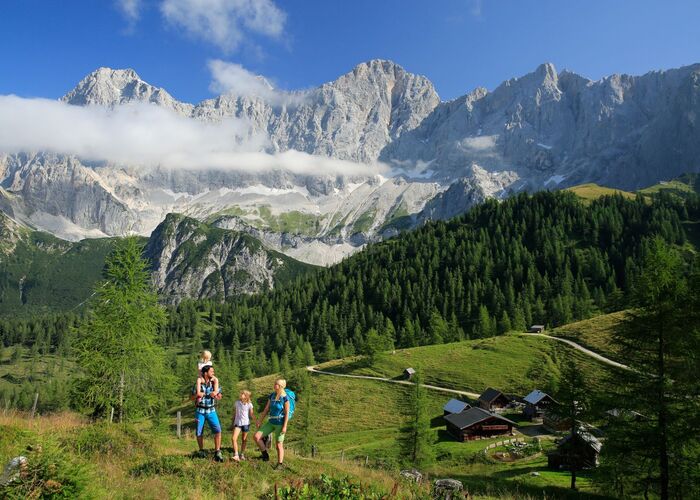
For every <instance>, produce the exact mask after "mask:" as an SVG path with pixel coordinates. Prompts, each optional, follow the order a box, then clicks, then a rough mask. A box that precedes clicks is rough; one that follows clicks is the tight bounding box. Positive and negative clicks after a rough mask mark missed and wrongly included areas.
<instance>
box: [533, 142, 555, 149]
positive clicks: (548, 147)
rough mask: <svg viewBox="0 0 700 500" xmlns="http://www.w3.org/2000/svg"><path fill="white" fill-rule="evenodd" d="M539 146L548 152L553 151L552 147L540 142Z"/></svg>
mask: <svg viewBox="0 0 700 500" xmlns="http://www.w3.org/2000/svg"><path fill="white" fill-rule="evenodd" d="M537 145H538V146H539V147H541V148H543V149H546V150H548V151H549V150H550V149H552V146H548V145H546V144H542V143H541V142H538V143H537Z"/></svg>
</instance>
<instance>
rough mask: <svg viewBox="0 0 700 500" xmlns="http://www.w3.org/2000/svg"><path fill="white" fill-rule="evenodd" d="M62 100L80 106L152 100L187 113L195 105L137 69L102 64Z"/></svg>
mask: <svg viewBox="0 0 700 500" xmlns="http://www.w3.org/2000/svg"><path fill="white" fill-rule="evenodd" d="M61 100H62V101H63V102H66V103H68V104H74V105H77V106H89V105H99V106H114V105H116V104H126V103H129V102H150V103H152V104H157V105H158V106H163V107H165V108H168V109H172V110H174V111H177V112H178V113H180V114H183V115H189V114H190V113H191V112H192V107H193V106H192V105H191V104H186V103H182V102H179V101H177V100H175V99H174V98H173V97H172V96H171V95H170V94H168V92H166V91H165V90H163V89H161V88H158V87H154V86H153V85H151V84H149V83H146V82H144V81H143V80H141V78H140V77H139V75H137V74H136V72H135V71H134V70H133V69H111V68H99V69H97V70H95V71H93V72H92V73H90V74H89V75H88V76H86V77H85V78H83V79H82V80H81V81H80V83H78V85H77V86H76V87H75V88H74V89H73V90H71V91H70V92H68V93H67V94H66V95H65V96H63V97H62V98H61Z"/></svg>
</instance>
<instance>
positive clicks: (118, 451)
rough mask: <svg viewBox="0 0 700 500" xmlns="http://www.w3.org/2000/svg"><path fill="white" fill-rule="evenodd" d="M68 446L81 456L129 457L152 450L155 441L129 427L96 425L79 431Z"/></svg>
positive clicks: (68, 442) (71, 438)
mask: <svg viewBox="0 0 700 500" xmlns="http://www.w3.org/2000/svg"><path fill="white" fill-rule="evenodd" d="M66 445H68V446H70V447H71V448H72V449H74V450H75V451H76V452H78V453H80V454H83V453H84V454H88V455H92V454H103V455H127V454H133V453H134V452H135V451H145V450H147V449H149V448H151V447H152V446H153V439H152V438H151V437H149V436H147V435H146V434H144V433H143V432H139V431H138V430H136V429H134V428H133V427H131V426H128V425H117V424H115V425H111V424H107V423H96V424H93V425H89V426H87V427H83V428H81V429H78V430H77V431H76V432H75V434H73V435H72V436H71V437H70V438H68V439H67V440H66Z"/></svg>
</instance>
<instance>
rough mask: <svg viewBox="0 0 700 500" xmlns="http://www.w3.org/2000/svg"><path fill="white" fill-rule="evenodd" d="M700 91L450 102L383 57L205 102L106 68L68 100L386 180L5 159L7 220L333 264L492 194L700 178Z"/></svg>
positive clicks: (585, 84) (37, 157)
mask: <svg viewBox="0 0 700 500" xmlns="http://www.w3.org/2000/svg"><path fill="white" fill-rule="evenodd" d="M699 82H700V64H695V65H692V66H686V67H682V68H678V69H671V70H667V71H655V72H650V73H647V74H645V75H642V76H628V75H612V76H609V77H605V78H603V79H601V80H598V81H591V80H589V79H586V78H584V77H582V76H580V75H577V74H575V73H572V72H569V71H562V72H557V71H556V69H555V68H554V66H553V65H551V64H543V65H541V66H539V67H538V68H536V69H535V71H533V72H532V73H529V74H527V75H524V76H522V77H520V78H513V79H511V80H508V81H505V82H503V83H502V84H501V85H499V86H498V87H497V88H496V89H494V90H493V91H487V90H486V89H484V88H478V89H475V90H474V91H472V92H470V93H468V94H466V95H464V96H462V97H459V98H457V99H454V100H451V101H441V100H440V98H439V96H438V94H437V92H436V91H435V88H434V87H433V85H432V83H431V82H430V81H429V80H428V79H427V78H426V77H424V76H419V75H415V74H411V73H409V72H407V71H406V70H404V69H403V68H401V67H400V66H399V65H397V64H395V63H393V62H391V61H385V60H372V61H369V62H366V63H362V64H360V65H358V66H356V67H355V68H354V69H353V70H352V71H350V72H349V73H347V74H345V75H343V76H341V77H339V78H338V79H336V80H334V81H332V82H329V83H326V84H323V85H321V86H319V87H317V88H314V89H310V90H306V91H303V92H280V91H275V90H274V89H271V88H270V93H268V94H265V93H263V94H262V95H261V96H255V95H247V96H246V95H237V94H235V93H232V92H229V93H225V94H223V95H220V96H218V97H216V98H213V99H207V100H204V101H202V102H200V103H198V104H190V103H184V102H180V101H178V100H177V99H175V98H174V97H173V96H171V95H170V94H169V93H168V92H167V91H166V90H165V89H162V88H158V87H155V86H153V85H151V84H149V83H147V82H145V81H143V80H142V79H141V78H140V77H139V76H138V74H137V73H136V72H135V71H133V70H131V69H127V70H114V69H109V68H100V69H98V70H96V71H94V72H92V73H91V74H89V75H88V76H86V77H85V78H84V79H83V80H82V81H81V82H80V83H79V84H78V85H77V86H76V87H75V88H74V89H73V90H71V91H70V92H68V93H67V94H66V95H65V96H63V97H62V98H61V100H62V101H63V102H64V103H66V104H68V105H71V106H100V107H107V108H113V107H116V106H120V105H124V104H130V103H150V104H152V105H154V106H159V107H162V108H165V109H167V110H170V111H172V112H174V113H176V114H177V115H179V116H182V117H186V118H187V119H191V120H196V121H200V122H206V123H217V122H220V121H221V120H224V119H227V118H237V119H241V120H244V121H245V122H246V123H248V124H249V125H250V133H251V134H262V135H264V136H265V137H266V138H267V140H266V141H265V144H264V146H263V148H264V151H265V152H267V153H271V154H275V153H282V152H286V151H301V152H304V153H307V154H309V155H313V156H314V157H324V158H331V159H337V160H344V161H349V162H359V163H366V164H376V163H377V162H379V163H380V164H382V165H385V166H386V167H385V170H384V171H383V172H382V174H381V175H379V174H372V175H370V174H367V175H364V174H363V175H358V174H348V175H338V174H336V173H327V174H326V173H323V172H316V173H313V174H301V173H293V172H290V171H288V170H282V169H272V170H266V171H260V172H253V171H236V170H226V169H201V168H192V169H189V168H179V169H172V168H165V167H159V166H139V165H125V164H114V163H110V162H96V161H88V160H86V159H82V158H80V157H78V156H72V155H62V154H56V153H52V152H46V151H43V152H42V151H26V152H21V153H14V154H3V153H2V152H0V209H1V210H2V211H3V212H5V213H6V214H7V215H8V216H9V217H10V218H12V220H13V221H14V223H17V224H20V225H24V226H28V227H30V228H34V229H38V230H42V231H46V232H48V233H51V234H53V235H55V236H57V237H59V238H63V239H68V240H80V239H83V238H88V237H104V236H121V235H124V234H130V233H136V234H141V235H144V236H148V235H150V234H151V233H152V232H153V231H154V229H156V227H157V226H158V225H159V224H161V222H163V221H165V220H166V217H167V215H168V214H169V213H182V214H185V215H187V216H188V217H191V218H193V219H196V220H198V221H200V222H202V223H206V224H207V225H209V226H212V227H216V228H221V229H226V230H235V231H236V232H238V233H241V234H244V233H246V234H248V235H250V236H253V237H254V238H255V239H257V240H258V241H260V242H262V243H263V245H264V246H265V247H266V248H267V249H268V250H270V251H278V252H281V253H284V254H286V255H288V256H291V257H293V258H295V259H297V260H301V261H304V262H307V263H312V264H319V265H328V264H332V263H334V262H337V261H338V260H340V259H342V258H343V257H345V256H347V255H349V254H351V253H353V252H355V251H357V250H358V249H360V248H362V247H363V246H364V245H365V244H367V243H368V242H371V241H376V240H380V239H383V238H386V237H390V236H393V235H395V234H396V233H397V232H399V231H401V230H403V229H409V228H412V227H416V226H417V225H420V224H421V223H423V222H424V221H426V220H429V219H444V218H449V217H452V216H454V215H457V214H459V213H462V212H464V211H465V210H468V209H469V208H470V207H471V206H473V205H474V204H476V203H479V202H481V201H484V200H485V199H487V198H490V197H504V196H508V195H509V194H512V193H516V192H519V191H523V190H528V191H535V190H540V189H559V188H564V187H567V186H572V185H576V184H582V183H588V182H595V183H598V184H602V185H606V186H610V187H614V188H619V189H628V190H632V189H637V188H640V187H644V186H648V185H651V184H655V183H656V182H658V181H660V180H665V179H670V178H673V177H675V176H677V175H679V174H681V173H683V172H697V171H699V170H700V140H699V139H700V129H699V128H698V123H697V120H698V116H700V83H699ZM171 250H173V251H174V252H175V253H177V251H176V249H171ZM159 273H160V274H159V275H162V276H165V275H167V273H166V272H165V271H164V270H163V269H161V270H160V271H159ZM253 275H256V276H257V275H258V274H256V273H253ZM259 276H260V277H262V276H263V275H259ZM268 278H269V276H268V277H267V278H265V279H268ZM261 279H262V278H261ZM217 286H218V287H220V286H223V285H222V284H221V283H219V284H218V285H217ZM173 293H175V294H176V295H177V293H180V292H175V291H173Z"/></svg>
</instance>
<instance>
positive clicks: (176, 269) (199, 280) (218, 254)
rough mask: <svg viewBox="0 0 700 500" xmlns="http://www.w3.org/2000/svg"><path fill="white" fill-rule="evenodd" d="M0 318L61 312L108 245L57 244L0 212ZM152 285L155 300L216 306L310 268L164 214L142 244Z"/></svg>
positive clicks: (92, 277) (85, 289)
mask: <svg viewBox="0 0 700 500" xmlns="http://www.w3.org/2000/svg"><path fill="white" fill-rule="evenodd" d="M0 238H1V240H0V315H12V316H24V315H34V314H39V313H43V312H58V311H67V310H69V309H74V308H77V307H79V306H80V305H81V304H82V303H83V302H84V301H85V300H86V299H88V298H89V297H90V296H91V294H92V292H93V289H94V285H95V283H96V282H97V281H98V280H100V279H101V278H102V269H103V266H104V260H105V257H106V256H107V254H108V253H109V252H110V250H111V248H112V243H113V241H114V238H98V239H85V240H82V241H79V242H69V241H65V240H61V239H59V238H56V237H55V236H52V235H50V234H48V233H43V232H39V231H33V230H31V229H30V228H27V227H26V226H23V225H22V224H20V223H18V222H16V221H14V220H12V219H11V218H9V217H8V216H6V215H5V214H3V213H1V212H0ZM143 241H144V244H146V250H145V254H144V255H145V257H147V258H148V259H150V260H151V263H152V271H153V277H154V284H155V286H156V287H157V288H158V291H159V293H160V294H161V295H162V296H163V299H164V300H166V301H169V302H178V301H179V300H180V299H182V298H186V297H188V298H212V299H216V300H223V299H225V298H230V297H231V296H233V295H236V294H241V293H254V292H259V291H261V290H267V289H270V288H273V287H274V286H277V285H279V284H281V283H285V282H288V281H290V280H293V279H295V278H296V277H297V276H298V275H300V274H302V273H305V272H308V271H310V270H312V269H313V268H314V267H313V266H310V265H308V264H304V263H301V262H298V261H295V260H294V259H292V258H290V257H287V256H286V255H283V254H280V253H278V252H275V251H272V250H268V249H267V248H266V247H265V246H263V245H262V244H261V243H260V241H258V240H257V239H255V238H254V237H253V236H250V235H247V234H242V233H239V232H236V231H230V230H225V229H220V228H216V227H211V226H208V225H206V224H202V223H199V222H197V221H196V220H194V219H189V218H186V217H183V216H180V215H175V214H172V215H169V216H167V217H166V219H165V221H164V222H163V223H162V224H161V225H160V226H159V227H158V229H157V230H156V231H154V233H153V235H152V236H151V237H150V238H149V239H146V238H143Z"/></svg>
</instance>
